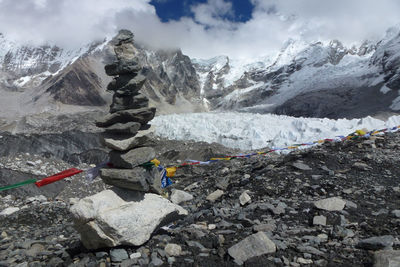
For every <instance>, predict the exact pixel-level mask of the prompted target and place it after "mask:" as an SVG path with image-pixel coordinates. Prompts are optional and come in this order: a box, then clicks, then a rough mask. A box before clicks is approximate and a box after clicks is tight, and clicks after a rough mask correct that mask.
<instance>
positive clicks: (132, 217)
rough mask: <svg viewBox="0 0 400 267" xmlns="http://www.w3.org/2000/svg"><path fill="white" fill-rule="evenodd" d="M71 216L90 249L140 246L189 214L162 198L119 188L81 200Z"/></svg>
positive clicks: (83, 240) (74, 206)
mask: <svg viewBox="0 0 400 267" xmlns="http://www.w3.org/2000/svg"><path fill="white" fill-rule="evenodd" d="M71 213H72V216H73V220H74V224H75V228H76V229H77V230H78V232H79V233H80V235H81V241H82V243H83V245H84V246H85V247H86V248H87V249H98V248H102V247H115V246H119V245H128V246H140V245H142V244H144V243H145V242H147V241H148V240H149V239H150V236H151V234H152V233H153V232H154V231H155V230H156V229H157V228H158V227H161V226H163V225H165V224H168V223H170V222H172V221H175V220H177V219H179V218H180V217H182V216H184V215H187V214H188V213H187V211H186V210H185V209H183V208H182V207H180V206H178V205H175V204H173V203H171V202H170V201H169V200H167V199H165V198H163V197H161V196H159V195H155V194H143V193H140V192H134V191H128V190H123V189H118V188H114V189H112V190H105V191H102V192H100V193H98V194H96V195H93V196H90V197H87V198H84V199H81V200H80V201H79V202H78V203H77V204H75V205H73V206H72V207H71Z"/></svg>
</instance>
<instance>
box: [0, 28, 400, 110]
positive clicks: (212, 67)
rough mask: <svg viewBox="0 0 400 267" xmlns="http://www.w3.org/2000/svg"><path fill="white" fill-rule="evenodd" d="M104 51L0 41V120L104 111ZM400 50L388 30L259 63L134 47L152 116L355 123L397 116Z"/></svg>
mask: <svg viewBox="0 0 400 267" xmlns="http://www.w3.org/2000/svg"><path fill="white" fill-rule="evenodd" d="M107 43H108V42H107V40H104V41H103V42H96V43H92V44H89V45H87V46H85V47H82V48H80V49H77V50H73V51H72V50H65V49H62V48H59V47H56V46H51V45H47V46H41V47H30V46H21V45H18V44H16V43H15V42H12V41H9V40H7V38H6V37H5V36H2V35H0V64H1V68H0V90H1V93H2V101H1V105H0V107H1V109H2V110H1V113H2V114H3V115H2V116H7V112H8V113H9V114H13V115H24V114H29V113H39V112H43V111H50V112H55V113H56V112H66V111H70V110H73V111H79V110H80V109H85V110H87V109H93V108H94V107H96V106H97V107H100V108H101V109H104V110H105V109H106V108H105V107H104V105H107V104H108V103H109V102H110V95H109V94H108V93H107V92H106V91H105V88H106V85H107V83H108V82H109V81H110V77H107V76H106V75H105V74H104V64H106V63H107V62H110V61H111V60H113V56H112V53H111V51H110V47H109V46H108V45H107ZM399 43H400V29H399V28H398V27H395V28H392V29H389V30H388V32H387V33H386V36H385V37H384V38H383V39H382V40H381V41H379V42H371V41H370V42H367V41H366V42H364V43H362V44H361V45H358V46H351V47H346V46H345V45H343V44H342V43H341V42H340V41H337V40H334V41H326V42H313V43H307V42H304V41H302V40H293V39H291V40H288V41H287V42H286V43H285V44H284V45H283V47H282V49H281V50H280V51H279V53H275V54H274V53H272V52H268V51H260V55H265V54H266V55H265V56H260V57H259V58H257V59H240V60H238V59H232V58H229V57H227V56H219V57H215V58H211V59H207V60H205V59H190V58H189V57H188V56H186V55H184V54H183V53H182V52H181V51H180V50H178V49H177V50H170V51H153V50H151V49H148V48H145V47H143V46H141V45H138V44H136V49H137V54H138V57H139V58H140V60H141V63H142V65H143V74H144V75H146V77H147V81H146V83H145V85H144V87H143V89H142V91H143V93H144V94H146V95H147V96H148V97H149V98H150V100H151V102H152V104H153V105H155V106H157V108H158V112H159V114H162V113H171V112H193V111H204V110H215V109H219V110H237V111H247V112H259V113H268V112H273V113H277V114H286V115H293V116H314V117H330V118H338V117H347V118H353V117H364V116H367V115H378V114H382V113H388V112H389V113H393V112H398V111H399V110H400V97H399V89H400V50H399V47H400V45H399ZM71 106H72V108H71ZM21 107H22V108H21Z"/></svg>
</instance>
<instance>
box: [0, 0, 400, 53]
mask: <svg viewBox="0 0 400 267" xmlns="http://www.w3.org/2000/svg"><path fill="white" fill-rule="evenodd" d="M149 1H150V0H113V1H109V0H80V1H76V0H18V1H15V0H0V32H2V33H5V34H6V35H7V36H10V37H11V38H13V39H16V40H18V41H25V42H32V41H34V42H35V43H37V44H39V43H42V42H46V41H47V42H50V43H55V44H59V45H62V46H64V47H65V46H67V47H74V46H78V45H82V44H83V43H87V42H90V41H91V40H94V39H103V38H104V37H105V36H112V35H114V34H115V33H116V32H117V30H118V29H120V28H129V29H131V30H132V31H133V32H134V33H135V35H136V39H137V40H138V41H140V42H144V43H147V44H149V45H151V46H153V47H157V48H158V47H167V48H175V47H181V48H182V50H183V52H184V53H187V54H189V55H190V56H192V57H203V58H204V57H211V56H215V55H221V54H225V55H229V56H231V57H253V56H259V55H264V54H269V53H270V52H271V51H276V50H277V49H279V48H280V47H281V46H282V44H283V42H285V41H286V40H287V39H288V38H291V37H292V38H293V37H294V38H303V39H306V40H319V39H323V40H325V39H328V40H329V39H339V40H342V41H345V42H346V43H352V42H361V41H363V40H364V39H367V38H368V39H371V38H379V37H381V36H382V35H383V34H384V32H385V30H386V29H387V28H388V27H390V26H393V25H395V24H397V23H399V20H400V17H399V16H398V14H400V1H398V0H380V1H376V0H335V1H332V0H331V1H329V0H326V1H321V0H251V1H252V2H253V3H254V5H255V8H254V11H253V14H252V18H251V19H250V20H249V21H247V22H245V23H235V22H232V21H230V20H228V19H227V18H230V17H232V16H233V15H234V13H233V10H232V4H231V1H227V0H208V2H207V3H205V4H199V5H195V6H192V7H191V11H192V12H193V13H194V18H193V19H192V18H181V19H180V20H179V21H170V22H168V23H162V22H161V21H160V20H159V18H158V17H157V15H156V13H155V9H154V7H153V6H151V5H150V4H149ZM159 1H161V0H159ZM162 1H165V0H162Z"/></svg>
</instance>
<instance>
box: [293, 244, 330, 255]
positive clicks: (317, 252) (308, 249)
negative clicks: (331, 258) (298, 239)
mask: <svg viewBox="0 0 400 267" xmlns="http://www.w3.org/2000/svg"><path fill="white" fill-rule="evenodd" d="M297 250H298V251H300V252H302V253H310V254H313V255H318V256H324V255H325V253H323V252H322V251H320V250H318V249H316V248H314V247H312V246H303V245H300V246H298V247H297Z"/></svg>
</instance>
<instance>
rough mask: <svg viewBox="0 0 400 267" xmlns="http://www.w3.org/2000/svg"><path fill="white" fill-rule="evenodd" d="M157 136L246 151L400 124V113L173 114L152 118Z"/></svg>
mask: <svg viewBox="0 0 400 267" xmlns="http://www.w3.org/2000/svg"><path fill="white" fill-rule="evenodd" d="M151 124H152V126H155V127H154V133H155V135H156V136H159V137H164V138H167V139H172V140H194V141H204V142H208V143H214V142H215V143H219V144H222V145H224V146H226V147H231V148H237V149H241V150H243V151H247V150H255V149H261V148H265V147H285V146H289V145H292V144H295V143H305V142H312V141H317V140H320V139H325V138H334V137H335V136H341V135H342V136H346V135H348V134H350V133H353V132H355V131H356V130H359V129H364V128H365V129H367V130H379V129H382V128H387V127H395V126H398V125H400V116H392V117H390V118H389V119H388V120H386V121H383V120H379V119H375V118H372V117H365V118H361V119H351V120H348V119H338V120H333V119H326V118H302V117H300V118H297V117H290V116H284V115H274V114H251V113H239V112H226V113H225V112H224V113H221V112H218V113H217V112H212V113H191V114H170V115H162V116H157V117H156V118H154V119H153V121H151Z"/></svg>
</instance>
